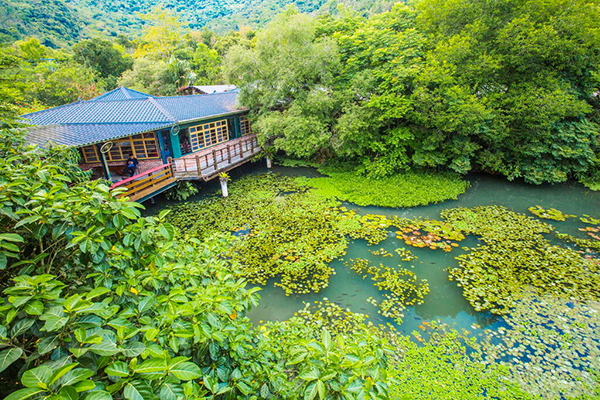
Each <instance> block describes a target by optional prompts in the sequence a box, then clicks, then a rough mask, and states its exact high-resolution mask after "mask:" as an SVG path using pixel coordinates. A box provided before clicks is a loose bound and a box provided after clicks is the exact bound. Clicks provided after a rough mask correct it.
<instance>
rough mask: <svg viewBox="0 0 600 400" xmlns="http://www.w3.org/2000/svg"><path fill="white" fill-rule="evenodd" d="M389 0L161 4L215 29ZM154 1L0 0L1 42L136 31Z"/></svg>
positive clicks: (186, 20) (57, 42)
mask: <svg viewBox="0 0 600 400" xmlns="http://www.w3.org/2000/svg"><path fill="white" fill-rule="evenodd" d="M392 4H393V1H390V0H368V1H357V0H334V1H323V0H308V1H297V0H232V1H227V2H219V1H215V0H193V1H189V0H185V1H184V0H165V1H162V2H161V3H160V6H161V7H162V8H164V9H165V10H167V11H170V12H174V13H178V14H179V15H180V17H181V21H182V24H183V25H184V26H187V27H190V28H192V29H201V28H202V27H209V28H211V29H214V30H216V31H218V32H221V33H223V32H226V31H228V30H236V29H238V28H240V27H244V26H251V27H253V28H259V27H261V26H262V25H264V24H265V23H267V22H268V21H270V20H271V19H272V18H273V17H274V16H275V15H277V14H278V13H279V12H281V11H282V10H283V9H284V8H285V7H287V6H290V5H295V6H297V7H298V8H299V9H300V10H301V11H302V12H307V13H319V14H321V13H327V12H332V13H336V12H338V10H339V6H342V7H343V6H344V5H346V6H348V7H349V8H352V9H354V10H358V11H359V12H361V13H362V14H365V15H366V14H370V13H374V12H381V11H385V10H389V9H390V7H391V5H392ZM156 5H157V3H156V2H153V1H150V0H136V1H133V0H113V1H109V2H107V1H100V0H66V1H58V0H50V1H40V0H34V1H30V2H25V1H22V0H2V1H0V20H1V21H2V22H3V23H2V26H0V42H9V41H13V40H20V39H25V38H27V37H31V36H34V37H37V38H38V39H40V41H42V42H43V43H44V45H46V46H52V47H57V46H64V45H66V44H72V43H74V42H76V41H78V40H81V39H87V38H90V37H95V36H98V35H103V36H108V37H116V36H118V35H131V36H134V37H135V36H137V35H138V34H139V32H140V29H141V28H142V26H143V23H144V21H143V17H141V16H140V14H145V13H147V12H148V10H150V9H151V8H152V7H155V6H156Z"/></svg>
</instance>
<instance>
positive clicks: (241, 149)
mask: <svg viewBox="0 0 600 400" xmlns="http://www.w3.org/2000/svg"><path fill="white" fill-rule="evenodd" d="M240 158H244V147H242V141H241V140H240Z"/></svg>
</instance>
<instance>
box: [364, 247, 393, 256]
mask: <svg viewBox="0 0 600 400" xmlns="http://www.w3.org/2000/svg"><path fill="white" fill-rule="evenodd" d="M370 253H371V254H373V255H374V256H382V257H393V256H394V255H393V254H392V253H390V252H389V251H387V250H386V249H384V248H383V247H382V248H380V249H379V250H371V251H370Z"/></svg>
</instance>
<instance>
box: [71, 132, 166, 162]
mask: <svg viewBox="0 0 600 400" xmlns="http://www.w3.org/2000/svg"><path fill="white" fill-rule="evenodd" d="M81 152H82V154H83V159H84V160H85V162H86V163H92V162H99V161H100V154H99V152H98V151H97V149H96V145H91V146H85V147H82V148H81ZM159 153H160V152H159V148H158V142H157V141H156V135H155V134H154V132H147V133H142V134H140V135H135V136H129V137H126V138H123V139H118V140H114V141H113V146H112V148H111V149H110V150H109V151H108V153H106V160H107V161H125V160H127V158H129V155H130V154H133V156H134V157H135V158H137V159H138V160H146V159H150V158H158V157H159Z"/></svg>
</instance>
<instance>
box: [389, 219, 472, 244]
mask: <svg viewBox="0 0 600 400" xmlns="http://www.w3.org/2000/svg"><path fill="white" fill-rule="evenodd" d="M392 224H393V225H394V226H395V227H397V228H398V229H399V230H398V231H397V232H396V237H397V238H398V239H402V240H404V243H405V244H407V245H409V246H414V247H421V248H423V247H426V248H429V249H431V250H436V249H442V250H444V251H446V252H449V251H452V249H453V248H454V247H458V243H456V242H460V241H461V240H464V238H465V236H464V235H463V234H462V232H461V231H460V229H457V228H455V227H454V226H452V225H450V224H448V223H445V222H442V221H436V220H433V219H406V218H397V217H395V218H394V219H393V220H392Z"/></svg>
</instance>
